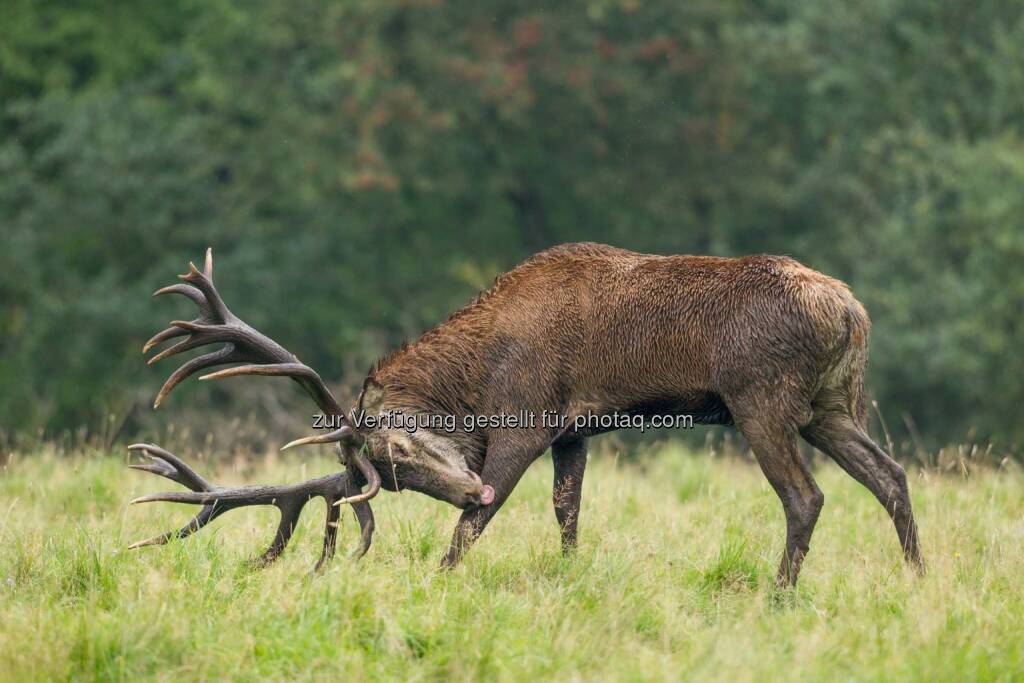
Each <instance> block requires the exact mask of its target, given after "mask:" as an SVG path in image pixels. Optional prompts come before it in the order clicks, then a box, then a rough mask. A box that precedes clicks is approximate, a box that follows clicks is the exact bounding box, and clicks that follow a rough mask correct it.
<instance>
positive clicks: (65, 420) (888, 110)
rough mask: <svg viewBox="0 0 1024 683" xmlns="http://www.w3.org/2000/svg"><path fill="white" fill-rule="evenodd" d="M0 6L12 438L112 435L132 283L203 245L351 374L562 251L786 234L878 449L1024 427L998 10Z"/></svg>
mask: <svg viewBox="0 0 1024 683" xmlns="http://www.w3.org/2000/svg"><path fill="white" fill-rule="evenodd" d="M8 4H9V6H8V7H7V8H5V11H4V22H2V24H0V135H2V138H0V235H2V249H0V301H2V307H0V425H2V427H3V428H4V429H6V430H8V431H12V430H16V431H25V432H30V431H33V430H36V429H38V428H44V429H46V430H48V431H50V432H56V431H59V430H61V429H67V428H75V427H78V426H79V425H86V426H88V427H89V428H91V429H97V428H98V425H100V424H101V423H102V421H103V420H104V419H105V418H106V415H107V414H108V413H111V412H113V413H116V414H117V415H119V416H122V415H128V416H130V417H131V419H130V420H129V424H128V429H131V428H132V427H133V425H134V426H136V427H137V419H136V418H135V417H134V415H135V414H136V412H137V409H138V408H141V407H142V406H144V405H146V403H147V402H148V400H149V398H150V397H151V396H152V393H153V391H154V390H155V387H156V385H157V384H158V383H159V376H160V374H161V373H160V371H157V370H145V369H144V368H143V366H142V365H141V363H140V360H139V357H138V356H137V349H138V348H139V346H140V345H141V344H142V342H143V341H144V340H145V339H146V338H147V337H148V336H149V334H151V333H152V332H153V331H155V330H157V329H159V328H160V326H162V324H163V323H164V322H165V321H166V320H167V319H169V318H170V317H172V315H173V313H172V312H171V305H170V304H163V303H161V304H160V305H154V304H153V303H152V302H150V301H149V300H148V299H147V296H146V295H147V294H148V292H150V291H152V290H153V289H155V288H156V287H158V286H161V285H163V284H166V283H167V282H169V276H170V275H172V274H173V273H175V272H180V269H181V268H182V267H183V264H184V261H185V259H186V258H199V257H200V255H201V251H202V249H203V248H205V247H206V246H207V245H208V244H212V245H213V246H214V247H215V248H216V250H217V252H218V266H219V272H220V273H221V274H222V277H221V280H220V282H221V287H222V289H223V291H224V293H225V296H226V297H227V299H228V301H229V302H231V303H232V304H233V305H234V306H235V308H236V309H237V310H238V312H239V313H240V314H241V315H242V316H243V317H245V318H247V319H248V320H250V322H252V323H253V324H254V325H256V326H257V327H260V328H263V329H265V330H266V331H267V332H268V333H270V334H271V335H272V336H278V337H280V338H281V339H282V340H283V341H284V342H285V343H286V344H287V345H288V346H289V347H290V348H292V350H294V351H295V352H296V353H298V354H299V355H300V356H301V357H302V358H304V359H305V360H307V361H308V362H310V363H311V364H313V365H314V366H316V367H317V368H318V369H320V370H321V372H322V373H323V374H324V375H326V376H328V377H331V378H336V379H341V380H342V381H343V382H345V383H346V384H349V385H352V384H354V383H355V382H356V381H357V379H358V377H359V374H360V372H361V371H363V370H365V368H366V367H367V366H368V365H369V364H370V363H371V362H372V360H373V359H374V358H375V357H376V356H377V355H379V354H380V353H381V352H383V351H385V350H387V349H388V348H390V347H393V346H394V345H396V344H398V343H399V342H400V341H401V340H402V339H404V338H407V337H411V336H415V335H416V334H418V333H419V332H421V331H422V330H424V329H425V328H427V327H429V326H431V325H433V324H434V323H436V322H438V321H439V320H441V319H443V317H444V316H445V315H446V314H447V313H448V312H450V311H451V310H452V309H454V308H455V307H457V306H458V305H460V304H461V303H463V302H464V301H466V300H467V299H468V298H470V297H471V296H472V294H473V293H474V292H475V291H476V290H477V289H479V288H481V287H483V286H485V285H486V284H488V282H489V281H490V279H491V278H492V277H493V276H494V275H495V274H496V273H498V272H500V271H501V270H503V269H506V268H509V267H511V266H513V265H514V264H515V263H516V262H518V261H520V260H521V259H522V258H524V257H525V256H527V255H528V254H530V253H532V252H534V251H537V250H539V249H542V248H544V247H546V246H549V245H551V244H555V243H558V242H563V241H570V240H581V239H589V240H597V241H605V242H609V243H613V244H617V245H620V246H624V247H628V248H634V249H638V250H644V251H656V252H660V253H684V252H695V253H715V254H727V255H731V254H740V253H748V252H758V251H763V252H781V253H789V254H791V255H793V256H795V257H797V258H799V259H800V260H802V261H803V262H805V263H807V264H808V265H810V266H812V267H815V268H818V269H820V270H823V271H825V272H827V273H830V274H833V275H835V276H837V277H840V278H843V279H845V280H847V281H848V282H849V283H850V284H851V285H852V286H853V288H854V291H855V292H856V293H857V295H858V296H859V297H860V298H861V299H862V300H863V301H864V302H865V304H866V305H867V308H868V310H869V311H870V313H871V314H872V317H873V320H874V323H875V328H874V329H875V332H874V343H873V357H872V363H871V368H872V371H871V376H870V385H871V390H872V393H873V394H874V395H875V396H876V397H877V398H878V400H879V403H880V405H881V408H882V411H883V412H884V413H885V415H886V417H887V422H888V423H889V424H890V426H892V427H893V428H894V430H896V432H897V436H898V438H903V436H904V435H905V433H906V432H905V425H906V424H916V425H917V427H918V429H919V430H920V432H921V433H922V434H923V435H924V438H925V439H926V440H927V441H928V442H930V443H931V444H934V443H938V442H941V441H943V440H947V439H951V438H962V437H964V436H965V435H967V434H968V433H969V432H970V433H971V435H972V438H977V439H979V440H985V439H995V440H996V441H997V443H998V444H999V446H1000V447H1001V448H1012V447H1013V446H1014V445H1015V444H1019V443H1020V442H1021V439H1022V437H1024V422H1022V421H1021V420H1020V419H1019V415H1018V411H1017V406H1018V405H1019V404H1020V403H1021V402H1022V400H1024V388H1022V387H1024V385H1022V383H1021V382H1019V381H1018V380H1017V378H1019V377H1020V376H1022V374H1024V356H1022V355H1021V354H1020V353H1019V352H1016V349H1017V348H1019V347H1021V346H1024V330H1022V328H1021V323H1020V320H1021V318H1022V316H1021V313H1022V301H1024V278H1021V277H1020V276H1019V270H1020V269H1019V263H1020V261H1021V258H1022V257H1024V230H1022V229H1021V225H1020V222H1021V218H1020V217H1021V215H1022V210H1024V199H1021V193H1020V192H1019V188H1020V187H1021V184H1022V181H1024V140H1022V139H1021V136H1020V130H1021V126H1022V123H1024V56H1022V53H1021V51H1020V49H1019V46H1020V45H1021V44H1022V42H1024V12H1022V11H1021V10H1022V9H1024V4H1022V3H1021V2H1019V1H1018V0H1014V1H1013V2H991V1H986V2H976V3H967V2H963V1H959V2H953V1H942V2H933V1H930V0H899V1H897V0H873V1H872V2H864V3H846V2H839V1H838V0H829V1H826V2H820V3H797V4H793V3H782V2H776V1H772V2H767V3H766V2H753V1H750V0H745V1H741V2H731V3H719V2H707V1H701V2H696V3H675V4H672V3H643V2H640V1H639V0H621V1H612V0H594V1H593V2H589V3H563V4H554V5H552V4H550V3H530V2H511V0H504V1H502V2H497V3H487V5H486V6H484V5H479V4H474V3H458V2H456V3H444V4H441V3H408V2H350V3H340V4H330V3H328V4H325V3H320V2H312V1H309V0H300V1H299V2H288V3H285V2H279V1H275V2H267V3H243V2H231V1H228V0H215V1H212V2H202V3H200V2H193V1H190V0H180V1H178V2H168V3H160V4H158V5H155V4H152V3H141V4H138V3H135V4H124V5H118V6H117V7H112V6H110V5H109V3H100V2H79V3H57V4H54V3H42V4H41V3H31V2H12V3H8ZM174 310H183V309H174ZM189 391H194V390H189V389H183V390H182V392H183V394H185V395H190V396H191V397H193V398H195V397H198V396H200V393H199V392H195V393H192V394H188V393H187V392H189ZM218 391H219V390H218ZM202 395H203V396H206V395H208V392H207V393H204V394H202ZM227 396H228V394H224V393H219V394H217V397H218V401H217V404H218V405H221V406H226V409H229V410H236V409H237V408H238V407H239V405H238V404H235V405H233V406H232V405H229V404H228V402H227V400H225V399H226V397H227ZM250 405H251V403H250ZM971 430H973V431H971Z"/></svg>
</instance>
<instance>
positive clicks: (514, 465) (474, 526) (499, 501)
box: [441, 448, 543, 569]
mask: <svg viewBox="0 0 1024 683" xmlns="http://www.w3.org/2000/svg"><path fill="white" fill-rule="evenodd" d="M487 450H488V452H487V457H486V459H485V460H484V469H483V471H482V472H481V473H480V478H481V479H482V480H483V482H484V483H485V484H490V485H491V486H492V487H494V502H493V503H491V504H490V505H477V506H474V507H471V508H467V509H465V510H463V512H462V516H461V517H460V518H459V522H458V524H456V525H455V533H454V534H452V542H451V544H450V545H449V546H448V552H447V553H446V554H445V556H444V557H443V558H442V559H441V568H442V569H450V568H452V567H454V566H455V565H457V564H458V563H459V561H460V560H461V559H462V556H463V555H464V554H465V552H466V551H467V550H468V549H469V547H470V546H471V545H473V543H474V541H476V539H477V538H479V537H480V534H481V533H483V530H484V529H485V528H486V527H487V524H488V523H489V522H490V521H491V519H492V518H493V517H494V515H495V514H497V512H498V510H500V509H501V506H502V505H504V504H505V501H506V500H507V499H508V496H509V494H510V493H512V489H514V488H515V487H516V484H518V483H519V480H520V479H521V478H522V476H523V473H524V472H525V471H526V468H527V467H529V466H530V463H532V462H533V461H534V460H536V459H537V457H538V456H539V455H540V453H541V452H543V451H542V450H534V451H528V452H525V453H524V452H523V450H521V449H519V450H517V451H511V452H510V451H508V450H505V449H492V448H488V449H487Z"/></svg>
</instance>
